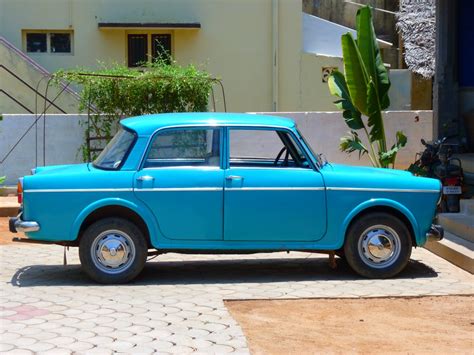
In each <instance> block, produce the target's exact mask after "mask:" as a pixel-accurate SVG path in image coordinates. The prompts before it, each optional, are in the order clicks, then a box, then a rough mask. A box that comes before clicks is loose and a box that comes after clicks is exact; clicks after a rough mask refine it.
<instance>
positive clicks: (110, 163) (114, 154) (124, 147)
mask: <svg viewBox="0 0 474 355" xmlns="http://www.w3.org/2000/svg"><path fill="white" fill-rule="evenodd" d="M134 140H135V133H133V132H130V131H127V130H125V129H123V128H121V129H120V130H119V131H118V132H117V134H116V135H115V136H114V138H112V140H111V141H110V142H109V144H107V146H106V147H105V149H104V150H103V151H102V153H100V155H99V156H98V157H97V159H96V160H94V166H95V167H96V168H99V169H107V170H111V169H118V168H119V167H120V166H121V164H122V161H123V160H124V159H125V158H126V155H127V153H128V151H129V150H130V148H131V146H132V144H133V142H134Z"/></svg>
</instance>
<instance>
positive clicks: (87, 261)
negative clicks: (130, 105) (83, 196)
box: [79, 217, 148, 284]
mask: <svg viewBox="0 0 474 355" xmlns="http://www.w3.org/2000/svg"><path fill="white" fill-rule="evenodd" d="M147 254H148V248H147V242H146V240H145V237H144V235H143V233H142V231H141V230H140V229H139V228H138V227H137V226H136V225H135V224H133V223H131V222H129V221H127V220H125V219H122V218H116V217H110V218H104V219H101V220H99V221H97V222H95V223H94V224H92V225H90V226H89V227H88V228H87V229H86V230H85V232H84V233H83V235H82V237H81V240H80V243H79V258H80V260H81V265H82V269H83V270H84V272H85V273H86V274H87V275H88V276H89V277H90V278H91V279H93V280H95V281H97V282H99V283H103V284H119V283H126V282H128V281H130V280H132V279H134V278H135V277H136V276H137V275H138V274H139V273H140V272H141V271H142V270H143V267H144V266H145V262H146V258H147Z"/></svg>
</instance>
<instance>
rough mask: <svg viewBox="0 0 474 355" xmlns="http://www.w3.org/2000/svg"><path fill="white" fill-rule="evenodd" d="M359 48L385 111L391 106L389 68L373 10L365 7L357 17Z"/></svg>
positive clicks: (359, 11) (358, 12)
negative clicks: (375, 27) (380, 42)
mask: <svg viewBox="0 0 474 355" xmlns="http://www.w3.org/2000/svg"><path fill="white" fill-rule="evenodd" d="M356 29H357V46H358V48H359V52H360V55H361V57H362V60H363V62H364V64H365V67H366V69H367V73H368V75H369V77H370V78H371V79H372V80H373V81H374V84H375V88H376V90H377V95H378V97H379V102H380V107H381V109H382V110H385V109H386V108H387V107H388V106H389V105H390V100H389V98H388V90H389V88H390V79H389V77H388V71H387V68H385V65H384V64H383V60H382V56H381V55H380V50H379V45H378V43H377V37H376V35H375V30H374V25H373V22H372V10H371V8H370V7H369V6H365V7H363V8H361V9H359V10H358V11H357V16H356Z"/></svg>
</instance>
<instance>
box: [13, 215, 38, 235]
mask: <svg viewBox="0 0 474 355" xmlns="http://www.w3.org/2000/svg"><path fill="white" fill-rule="evenodd" d="M8 227H9V229H10V232H12V233H17V232H23V233H25V232H37V231H39V230H40V225H39V223H38V222H35V221H24V220H22V219H21V214H19V215H18V217H11V218H10V220H9V221H8Z"/></svg>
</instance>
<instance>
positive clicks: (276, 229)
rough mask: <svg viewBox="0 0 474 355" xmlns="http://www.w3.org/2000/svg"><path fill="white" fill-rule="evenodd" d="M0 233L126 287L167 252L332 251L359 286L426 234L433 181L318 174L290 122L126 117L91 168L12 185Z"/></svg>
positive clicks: (62, 169) (432, 233)
mask: <svg viewBox="0 0 474 355" xmlns="http://www.w3.org/2000/svg"><path fill="white" fill-rule="evenodd" d="M19 190H20V191H19V192H20V194H19V197H20V198H22V199H23V205H22V209H21V212H20V214H19V216H18V217H16V218H12V219H11V220H10V230H11V231H12V232H17V231H18V232H26V235H27V237H28V238H29V240H30V241H32V242H33V241H36V242H41V243H44V242H48V243H56V244H60V245H65V246H78V247H79V255H80V259H81V263H82V267H83V269H84V271H85V272H86V273H87V274H88V275H89V276H90V277H91V278H92V279H94V280H96V281H98V282H101V283H119V282H127V281H130V280H132V279H133V278H134V277H136V276H137V275H138V274H139V273H140V272H141V270H142V269H143V267H144V265H145V262H146V259H147V256H148V255H154V254H161V253H167V252H183V253H229V252H232V253H248V252H270V251H290V250H298V251H311V252H328V251H329V252H336V253H337V254H338V255H341V256H342V257H345V258H346V259H347V262H348V263H349V265H350V266H351V267H352V268H353V269H354V270H355V271H356V272H357V273H359V274H360V275H363V276H365V277H370V278H386V277H392V276H394V275H396V274H397V273H399V272H400V271H401V270H402V269H403V268H404V267H405V266H406V265H407V263H408V260H409V258H410V254H411V249H412V247H413V246H422V245H423V244H425V242H426V241H427V240H428V239H434V240H439V239H441V238H442V237H443V230H442V228H441V227H439V226H436V225H432V220H433V217H434V215H435V211H436V204H437V201H438V200H439V198H440V183H439V181H438V180H434V179H428V178H422V177H415V176H413V175H412V174H410V173H408V172H405V171H397V170H389V169H374V168H368V167H350V166H344V165H339V164H332V163H328V162H325V161H324V160H323V159H321V157H320V156H319V155H317V154H315V153H314V152H313V150H312V149H311V148H310V146H309V145H308V144H307V142H306V141H305V139H304V138H303V136H302V135H301V133H300V132H299V131H298V129H297V127H296V125H295V123H294V122H293V121H292V120H291V119H288V118H281V117H272V116H259V115H248V114H221V113H179V114H160V115H149V116H142V117H134V118H129V119H125V120H122V121H121V128H120V130H119V131H118V133H117V134H116V135H115V137H114V138H113V139H112V140H111V141H110V143H109V144H108V145H107V147H106V148H105V150H104V151H103V152H102V153H101V154H100V156H99V157H98V158H97V159H96V160H95V161H94V162H92V163H87V164H79V165H62V166H48V167H39V168H36V169H34V170H33V175H31V176H25V177H24V178H22V179H20V183H19Z"/></svg>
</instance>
